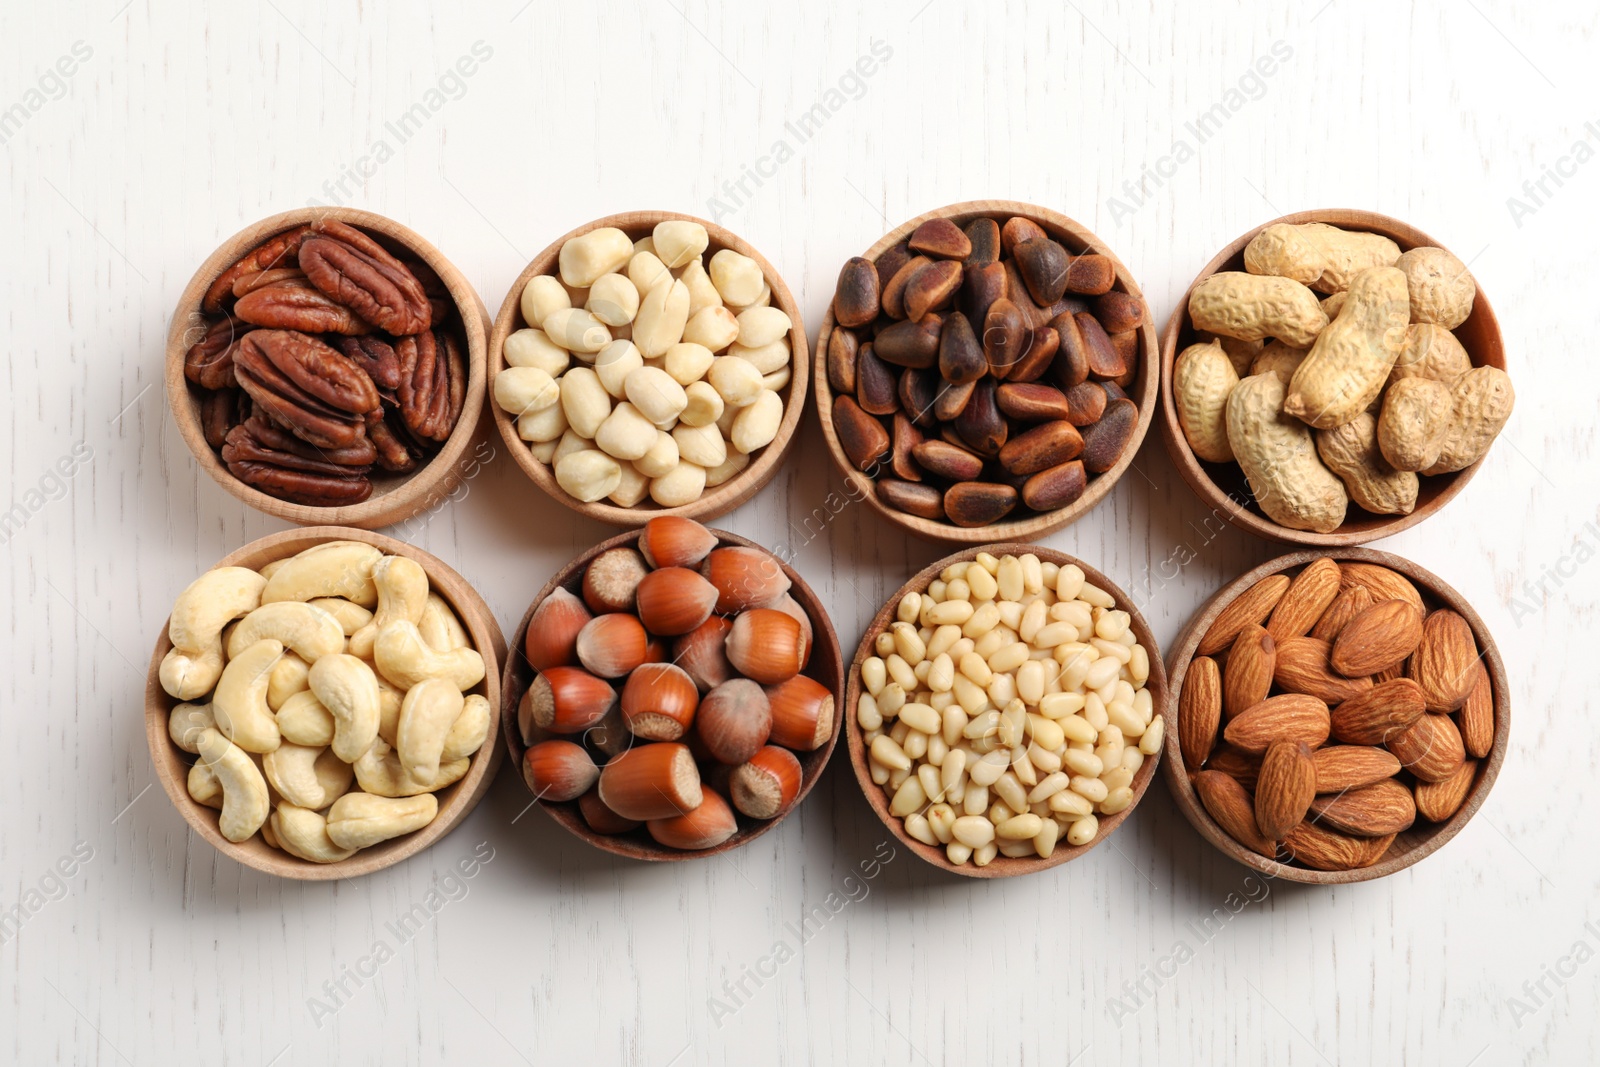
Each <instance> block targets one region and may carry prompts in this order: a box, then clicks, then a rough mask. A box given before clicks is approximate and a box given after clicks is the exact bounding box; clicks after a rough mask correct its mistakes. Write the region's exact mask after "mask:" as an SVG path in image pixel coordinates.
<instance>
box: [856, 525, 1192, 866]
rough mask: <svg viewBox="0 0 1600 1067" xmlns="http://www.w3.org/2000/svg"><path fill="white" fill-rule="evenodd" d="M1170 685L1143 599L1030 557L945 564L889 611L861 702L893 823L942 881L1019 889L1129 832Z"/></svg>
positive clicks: (1076, 564) (972, 554) (859, 761)
mask: <svg viewBox="0 0 1600 1067" xmlns="http://www.w3.org/2000/svg"><path fill="white" fill-rule="evenodd" d="M1166 692H1167V689H1166V674H1165V671H1164V669H1163V667H1162V663H1161V658H1160V653H1159V652H1158V651H1157V648H1156V643H1155V638H1154V636H1153V635H1152V634H1151V632H1150V628H1149V626H1148V625H1147V624H1146V623H1145V620H1144V618H1143V616H1141V615H1140V614H1139V611H1138V609H1137V608H1135V607H1134V606H1133V604H1132V603H1131V602H1130V601H1129V599H1128V597H1127V596H1126V595H1125V594H1124V593H1123V592H1122V591H1121V590H1119V589H1118V588H1117V587H1116V586H1115V585H1113V584H1112V583H1111V582H1110V580H1109V579H1107V578H1106V577H1105V575H1103V574H1101V573H1100V572H1099V571H1096V570H1095V569H1094V568H1092V567H1089V566H1087V565H1085V564H1083V563H1082V562H1080V561H1078V560H1075V559H1073V558H1072V557H1071V556H1068V555H1065V554H1063V553H1060V552H1055V551H1053V550H1051V549H1048V548H1042V547H1036V546H1033V545H1026V544H1001V545H988V546H983V547H980V548H973V549H969V550H967V551H964V552H960V553H957V554H956V555H953V556H949V557H947V558H945V559H942V560H940V561H938V562H937V563H934V564H932V565H931V566H929V567H928V568H927V569H926V570H924V571H922V572H921V573H919V574H918V575H916V576H915V577H914V578H912V579H911V580H910V581H909V582H907V583H906V584H905V586H904V587H902V588H901V590H900V592H899V593H897V594H896V595H895V596H894V597H893V598H891V599H890V600H889V602H888V603H887V604H885V605H884V607H883V609H882V610H881V611H880V612H878V615H877V617H876V618H874V619H873V621H872V624H871V625H870V626H869V627H868V628H867V632H866V634H865V635H864V636H863V637H862V639H861V645H860V647H859V648H858V649H857V651H856V658H855V662H854V663H853V664H852V666H851V668H850V674H849V677H848V680H847V685H846V690H845V703H846V714H847V716H848V720H849V721H848V726H847V729H848V733H849V746H850V761H851V763H852V764H853V765H854V767H855V773H856V780H857V781H858V782H859V783H860V785H861V789H862V791H863V793H865V795H866V797H867V801H868V803H870V804H871V806H872V809H873V811H875V812H876V813H877V814H878V817H879V818H880V819H882V820H883V822H884V825H885V826H887V827H888V828H889V830H890V831H891V832H893V833H894V835H895V836H896V837H897V838H899V839H900V840H901V841H902V842H903V843H904V844H905V845H906V846H907V847H908V848H909V849H911V851H913V852H915V853H916V854H917V855H918V856H921V857H922V858H923V859H924V860H926V861H927V862H929V863H931V864H933V865H934V866H936V867H939V868H941V869H943V870H946V871H950V872H952V873H955V874H960V875H967V876H969V877H974V878H1004V877H1009V876H1012V875H1019V874H1028V873H1031V872H1033V871H1040V870H1044V869H1046V868H1049V867H1054V866H1056V865H1058V864H1061V863H1065V862H1067V861H1068V860H1072V859H1076V858H1077V857H1079V856H1081V855H1083V854H1084V853H1086V852H1088V851H1089V850H1090V849H1091V848H1093V847H1094V846H1095V845H1097V844H1099V843H1100V842H1101V841H1103V840H1105V839H1106V838H1107V837H1109V836H1110V835H1111V834H1112V833H1113V832H1115V831H1116V829H1117V827H1118V826H1120V825H1121V824H1122V822H1123V820H1125V819H1127V818H1128V816H1129V815H1130V814H1131V813H1132V811H1133V808H1134V806H1135V805H1137V804H1138V802H1139V800H1140V799H1141V798H1142V797H1143V796H1144V793H1145V790H1146V789H1147V788H1148V787H1149V785H1150V782H1151V780H1152V779H1153V778H1154V777H1155V769H1156V764H1157V762H1159V760H1160V758H1161V753H1162V742H1163V738H1164V737H1165V736H1166V732H1167V730H1166V723H1167V719H1166V714H1165V710H1164V709H1165V705H1166Z"/></svg>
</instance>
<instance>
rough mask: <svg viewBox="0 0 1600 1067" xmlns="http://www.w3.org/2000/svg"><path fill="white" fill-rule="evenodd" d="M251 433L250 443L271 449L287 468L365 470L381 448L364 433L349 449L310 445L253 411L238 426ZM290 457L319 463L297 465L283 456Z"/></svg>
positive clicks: (246, 457) (263, 413) (254, 457)
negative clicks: (356, 468) (354, 468)
mask: <svg viewBox="0 0 1600 1067" xmlns="http://www.w3.org/2000/svg"><path fill="white" fill-rule="evenodd" d="M239 428H240V429H242V430H244V431H245V432H246V433H248V434H249V436H250V439H251V443H252V444H253V445H254V446H255V447H257V448H260V449H263V450H270V451H271V452H273V453H275V454H276V456H275V457H274V461H275V462H277V463H279V465H281V466H285V467H295V468H296V469H298V470H323V469H324V468H329V469H332V468H338V469H341V470H347V469H349V468H352V467H359V468H361V469H362V470H366V469H367V468H369V467H371V466H372V464H373V463H375V462H376V461H377V459H378V450H377V448H376V447H375V446H374V445H373V443H372V441H371V440H369V439H368V437H367V436H366V435H365V434H363V435H362V436H361V437H359V438H357V439H356V443H355V444H353V445H350V446H349V447H348V448H318V447H316V446H315V445H308V444H306V443H305V442H304V441H302V440H300V438H298V437H296V436H295V435H294V434H293V433H292V432H290V431H288V430H285V429H284V428H283V427H281V426H279V425H278V424H277V423H275V422H273V421H272V420H271V419H270V418H269V417H268V416H267V415H266V413H265V412H262V413H259V414H252V415H251V416H250V417H249V418H248V419H246V420H245V421H244V422H243V423H242V424H241V425H240V427H239ZM284 456H289V457H294V458H295V459H297V460H299V461H302V462H304V463H310V464H316V466H297V464H296V463H292V462H289V461H288V460H287V459H284V458H282V457H284ZM243 458H245V459H258V458H266V457H258V456H245V457H243Z"/></svg>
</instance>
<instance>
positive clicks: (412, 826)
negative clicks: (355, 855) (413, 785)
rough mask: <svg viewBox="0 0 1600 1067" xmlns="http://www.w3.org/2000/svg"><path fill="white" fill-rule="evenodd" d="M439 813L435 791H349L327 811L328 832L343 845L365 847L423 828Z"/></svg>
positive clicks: (335, 841)
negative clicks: (404, 793) (387, 793)
mask: <svg viewBox="0 0 1600 1067" xmlns="http://www.w3.org/2000/svg"><path fill="white" fill-rule="evenodd" d="M437 814H439V801H438V798H436V797H435V796H434V795H433V794H432V793H423V794H422V795H421V796H415V797H403V798H400V797H380V796H373V795H372V794H371V793H346V794H345V795H344V796H342V797H340V798H339V799H338V800H336V801H334V802H333V808H332V810H330V811H329V812H328V836H329V837H330V838H332V839H333V843H334V844H336V845H338V846H340V847H341V848H366V847H368V846H370V845H376V844H377V843H379V842H380V841H388V840H389V839H390V838H394V837H399V836H400V835H401V834H409V833H411V832H412V831H413V830H420V829H422V828H423V827H424V826H426V825H428V824H429V823H430V822H432V821H433V817H434V816H435V815H437Z"/></svg>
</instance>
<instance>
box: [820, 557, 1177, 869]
mask: <svg viewBox="0 0 1600 1067" xmlns="http://www.w3.org/2000/svg"><path fill="white" fill-rule="evenodd" d="M980 552H988V553H990V554H991V555H995V556H1005V555H1008V554H1009V555H1013V556H1020V555H1022V554H1023V553H1025V552H1032V553H1033V554H1034V555H1036V556H1038V557H1039V559H1040V560H1041V561H1043V562H1046V563H1055V564H1056V565H1057V566H1066V565H1067V564H1069V563H1073V564H1077V566H1078V567H1080V568H1082V570H1083V573H1084V576H1085V577H1086V578H1087V579H1088V580H1089V582H1090V583H1091V584H1093V585H1096V586H1099V587H1100V588H1101V589H1104V590H1105V591H1106V592H1108V593H1110V594H1111V595H1112V596H1113V597H1114V598H1115V599H1116V602H1117V607H1118V608H1120V609H1121V610H1123V611H1126V612H1127V613H1128V614H1129V615H1130V616H1132V618H1133V632H1134V635H1135V636H1136V637H1137V638H1138V639H1139V643H1140V644H1141V645H1143V646H1144V647H1145V651H1146V652H1148V653H1149V654H1150V678H1149V680H1148V681H1146V683H1145V686H1146V688H1148V689H1149V690H1150V696H1151V698H1152V700H1153V702H1154V704H1155V712H1156V714H1157V715H1159V716H1162V717H1163V718H1165V719H1166V721H1167V723H1166V726H1165V727H1164V729H1165V731H1166V735H1167V736H1168V737H1171V736H1172V717H1171V715H1170V714H1169V713H1168V712H1167V710H1166V708H1167V704H1168V700H1167V673H1166V669H1165V668H1164V667H1163V665H1162V662H1161V650H1160V647H1159V646H1158V645H1157V644H1156V638H1155V634H1154V633H1152V632H1151V631H1150V624H1149V623H1147V622H1146V621H1145V618H1144V616H1143V615H1141V614H1140V613H1139V609H1138V608H1137V607H1135V606H1134V603H1133V601H1132V600H1131V599H1130V598H1129V597H1128V594H1126V593H1125V592H1123V591H1122V590H1121V589H1120V588H1119V587H1118V586H1117V585H1116V583H1115V582H1113V581H1112V580H1111V579H1110V578H1107V577H1106V576H1105V575H1104V574H1102V573H1100V572H1099V571H1098V570H1096V569H1095V568H1093V567H1091V566H1089V565H1088V564H1087V563H1085V562H1083V560H1081V559H1077V558H1075V557H1073V556H1069V555H1067V554H1066V553H1065V552H1057V551H1056V550H1055V549H1053V548H1046V547H1045V546H1043V545H1030V544H1024V543H1021V542H1015V543H1010V544H992V545H977V546H974V547H972V548H964V549H962V550H961V551H960V552H956V553H954V554H952V555H949V556H946V557H945V558H944V559H941V560H939V561H937V562H935V563H930V564H929V565H928V566H927V567H924V568H923V569H922V570H921V571H918V572H917V574H916V575H915V576H914V577H913V578H912V579H911V580H910V581H909V582H907V583H906V584H905V585H902V586H901V587H900V589H899V591H898V592H896V593H895V594H894V596H892V597H890V598H889V600H888V602H887V603H885V604H884V605H883V607H882V608H881V609H880V610H879V611H878V614H877V615H876V616H874V617H873V620H872V622H871V623H869V624H868V625H867V631H866V633H864V634H862V636H861V644H859V645H858V646H856V655H855V659H854V660H852V661H851V663H850V674H849V677H848V678H846V679H845V694H844V703H845V708H846V709H847V711H846V715H845V718H846V721H847V723H848V725H847V727H846V730H847V734H848V744H849V747H850V764H851V766H852V767H854V768H855V772H856V782H857V783H859V784H860V786H861V792H862V794H863V795H865V796H866V798H867V803H868V804H870V805H871V806H872V810H873V811H874V812H875V813H876V814H877V816H878V818H879V819H881V820H882V821H883V825H884V826H886V827H888V828H889V832H890V833H892V834H894V836H895V838H896V840H898V841H899V842H900V843H901V844H902V845H904V846H905V847H906V848H908V849H910V850H911V851H912V852H913V853H915V854H916V855H918V856H920V857H921V858H922V859H924V860H925V861H927V862H928V863H930V864H932V865H933V866H935V867H937V868H939V869H940V870H942V871H948V872H949V873H951V874H959V875H963V876H965V877H967V878H1013V877H1015V876H1017V875H1019V874H1032V873H1034V872H1035V871H1044V870H1048V869H1050V868H1051V867H1059V866H1060V865H1061V864H1063V863H1067V862H1069V861H1071V860H1075V859H1077V858H1079V857H1080V856H1082V855H1083V854H1084V853H1086V852H1088V851H1089V850H1090V849H1092V848H1094V847H1095V846H1096V845H1098V844H1100V842H1102V841H1104V840H1105V839H1106V838H1108V837H1110V836H1111V835H1112V834H1113V833H1115V832H1116V829H1117V827H1119V826H1121V825H1122V823H1123V821H1124V820H1126V819H1127V818H1128V816H1130V815H1132V814H1133V809H1134V808H1137V807H1138V806H1139V801H1140V800H1142V799H1143V798H1144V794H1145V790H1146V789H1148V788H1150V783H1151V782H1152V781H1154V780H1155V776H1156V764H1157V763H1160V762H1161V759H1162V753H1161V752H1157V753H1156V754H1155V755H1153V756H1146V757H1145V760H1144V764H1143V766H1141V767H1140V768H1139V772H1138V773H1137V774H1135V775H1134V776H1133V802H1132V803H1131V804H1129V805H1128V806H1127V807H1126V808H1123V809H1122V810H1121V811H1119V812H1117V813H1116V814H1115V815H1099V816H1097V817H1098V818H1099V820H1100V832H1099V833H1098V834H1096V835H1095V839H1094V840H1093V841H1091V842H1089V843H1088V844H1087V845H1069V844H1067V843H1066V839H1065V838H1062V840H1061V843H1060V844H1058V845H1056V848H1055V851H1054V852H1052V853H1051V854H1050V858H1049V859H1037V858H1035V859H1014V858H1012V857H1010V856H996V857H995V858H994V859H993V860H991V861H989V863H988V865H987V866H983V867H978V866H975V865H973V864H971V863H963V864H960V865H959V866H958V865H956V864H954V863H951V862H950V859H949V857H947V856H946V855H945V852H944V849H943V848H935V847H933V846H932V845H925V844H923V843H922V842H921V841H918V840H917V839H916V838H914V837H912V836H911V835H909V834H907V833H906V830H905V823H904V822H903V821H902V820H901V819H900V818H898V817H897V816H894V815H891V814H889V800H890V796H889V795H888V794H887V793H886V792H885V791H884V787H883V786H881V785H878V784H877V783H876V782H874V781H873V780H872V772H871V770H870V768H869V767H868V765H867V745H866V741H865V740H864V738H863V736H862V735H863V731H862V729H861V724H860V723H859V722H858V721H857V720H856V713H855V708H856V704H857V702H858V701H859V700H860V699H861V692H862V690H861V663H862V661H863V660H865V659H866V658H867V657H868V656H871V655H873V654H874V652H873V643H874V642H875V641H876V640H877V638H878V635H879V634H880V633H883V632H884V631H885V630H887V629H888V628H889V624H890V623H892V622H894V621H895V611H896V609H898V608H899V606H900V601H901V599H902V598H903V597H904V596H905V595H906V594H907V593H920V592H923V591H924V590H926V589H927V588H928V585H929V583H931V582H932V581H933V580H934V579H935V578H937V577H938V576H939V572H940V571H942V570H944V569H945V568H946V567H948V566H950V565H951V564H952V563H961V562H970V561H972V560H974V559H976V558H977V557H978V553H980ZM1168 758H1169V759H1170V756H1169V757H1168Z"/></svg>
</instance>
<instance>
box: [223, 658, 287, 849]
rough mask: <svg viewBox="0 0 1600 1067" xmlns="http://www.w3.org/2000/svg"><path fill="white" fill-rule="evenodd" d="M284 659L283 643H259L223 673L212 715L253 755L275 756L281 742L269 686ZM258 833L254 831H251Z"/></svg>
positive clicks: (232, 737) (229, 735) (224, 732)
mask: <svg viewBox="0 0 1600 1067" xmlns="http://www.w3.org/2000/svg"><path fill="white" fill-rule="evenodd" d="M282 656H283V642H281V641H276V640H273V639H271V638H268V639H267V640H265V641H257V642H256V643H255V644H253V645H251V646H250V647H249V648H247V649H245V650H244V651H243V652H242V653H240V654H239V656H238V657H237V658H235V659H232V660H229V661H228V665H227V666H226V667H224V668H223V669H222V678H221V680H220V681H218V682H217V691H216V693H215V694H214V695H213V696H212V698H211V713H212V714H213V715H215V716H216V717H217V729H218V730H221V731H222V734H223V736H224V737H226V738H227V739H228V740H230V741H232V742H233V743H234V744H236V745H238V746H239V747H240V748H242V749H245V750H246V751H249V752H271V751H272V750H273V749H275V748H277V747H278V742H279V741H280V740H281V738H280V737H279V734H278V723H277V721H276V720H275V719H274V718H273V717H272V709H271V708H269V707H268V706H267V682H268V681H269V680H270V679H271V677H272V669H273V668H274V667H276V666H277V665H278V660H279V659H280V658H281V657H282ZM251 832H252V833H254V831H251Z"/></svg>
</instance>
